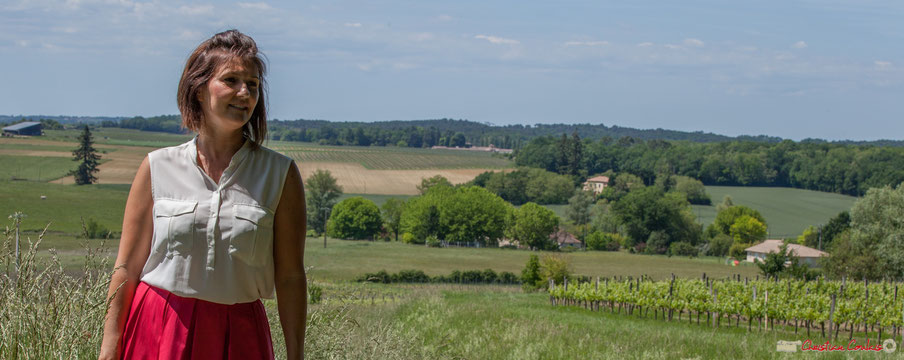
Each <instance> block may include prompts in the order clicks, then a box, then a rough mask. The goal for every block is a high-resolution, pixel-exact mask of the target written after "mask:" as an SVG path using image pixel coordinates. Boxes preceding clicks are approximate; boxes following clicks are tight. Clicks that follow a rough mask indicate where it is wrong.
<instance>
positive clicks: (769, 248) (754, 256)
mask: <svg viewBox="0 0 904 360" xmlns="http://www.w3.org/2000/svg"><path fill="white" fill-rule="evenodd" d="M782 243H783V241H782V240H766V241H763V242H761V243H759V244H756V245H754V246H751V247H749V248H747V249H744V250H745V251H747V261H748V262H754V261H756V260H759V261H766V254H769V253H777V252H778V250H779V248H780V247H781V246H782ZM787 251H788V254H789V255H792V256H795V257H797V258H798V259H800V260H801V262H802V263H804V264H807V265H809V266H818V265H819V258H821V257H824V256H829V253H827V252H825V251H819V250H816V249H814V248H811V247H807V246H803V245H798V244H788V248H787Z"/></svg>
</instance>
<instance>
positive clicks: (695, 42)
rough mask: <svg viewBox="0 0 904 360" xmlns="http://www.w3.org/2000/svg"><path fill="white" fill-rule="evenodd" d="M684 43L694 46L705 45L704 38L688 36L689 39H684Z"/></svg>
mask: <svg viewBox="0 0 904 360" xmlns="http://www.w3.org/2000/svg"><path fill="white" fill-rule="evenodd" d="M684 45H687V46H693V47H703V45H704V43H703V40H700V39H694V38H687V39H684Z"/></svg>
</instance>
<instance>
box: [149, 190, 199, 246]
mask: <svg viewBox="0 0 904 360" xmlns="http://www.w3.org/2000/svg"><path fill="white" fill-rule="evenodd" d="M197 207H198V202H197V201H189V200H169V199H157V200H155V201H154V233H156V234H157V235H155V237H157V240H156V241H165V242H166V256H167V257H172V256H173V255H188V254H189V253H190V252H191V247H192V238H193V237H194V235H195V209H197Z"/></svg>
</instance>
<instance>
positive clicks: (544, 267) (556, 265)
mask: <svg viewBox="0 0 904 360" xmlns="http://www.w3.org/2000/svg"><path fill="white" fill-rule="evenodd" d="M540 274H541V277H542V278H543V283H544V284H545V283H547V282H549V280H550V279H551V280H555V282H556V284H562V283H564V282H565V279H567V278H571V261H570V259H569V258H568V257H567V256H565V255H561V254H546V255H543V259H542V260H541V262H540Z"/></svg>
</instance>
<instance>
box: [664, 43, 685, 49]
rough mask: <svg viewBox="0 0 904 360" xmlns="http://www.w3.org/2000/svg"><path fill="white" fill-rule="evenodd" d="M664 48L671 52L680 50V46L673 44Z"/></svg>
mask: <svg viewBox="0 0 904 360" xmlns="http://www.w3.org/2000/svg"><path fill="white" fill-rule="evenodd" d="M665 47H666V48H669V49H672V50H678V49H681V47H680V46H678V45H675V44H665Z"/></svg>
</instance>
